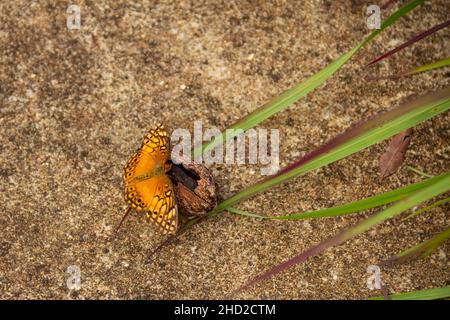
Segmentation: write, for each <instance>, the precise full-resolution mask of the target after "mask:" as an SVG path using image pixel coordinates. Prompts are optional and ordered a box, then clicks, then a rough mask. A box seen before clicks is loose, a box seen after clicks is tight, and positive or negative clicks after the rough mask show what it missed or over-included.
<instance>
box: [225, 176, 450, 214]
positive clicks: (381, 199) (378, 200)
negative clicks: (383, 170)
mask: <svg viewBox="0 0 450 320" xmlns="http://www.w3.org/2000/svg"><path fill="white" fill-rule="evenodd" d="M449 175H450V172H449V173H446V174H443V175H440V176H437V177H434V178H430V179H426V180H424V181H420V182H417V183H414V184H410V185H408V186H406V187H403V188H398V189H395V190H392V191H389V192H385V193H382V194H379V195H376V196H373V197H369V198H365V199H362V200H358V201H354V202H351V203H347V204H343V205H339V206H335V207H332V208H325V209H321V210H315V211H307V212H302V213H295V214H288V215H282V216H262V215H258V214H255V213H252V212H247V211H243V210H239V209H236V208H227V211H229V212H231V213H234V214H238V215H242V216H246V217H251V218H257V219H271V220H299V219H311V218H325V217H336V216H343V215H347V214H351V213H356V212H361V211H364V210H367V209H372V208H376V207H379V206H382V205H385V204H388V203H392V202H395V201H398V200H401V199H404V198H406V197H408V196H410V195H411V194H413V193H414V192H416V191H418V190H420V189H423V188H425V187H427V186H429V185H431V184H433V183H434V182H435V181H436V180H439V179H442V178H443V177H446V176H449ZM448 199H449V200H448V201H450V198H448ZM441 201H442V200H441Z"/></svg>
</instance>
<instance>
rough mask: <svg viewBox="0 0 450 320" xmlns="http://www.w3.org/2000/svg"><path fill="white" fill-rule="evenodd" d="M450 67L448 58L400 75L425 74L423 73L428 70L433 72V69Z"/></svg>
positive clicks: (449, 58)
mask: <svg viewBox="0 0 450 320" xmlns="http://www.w3.org/2000/svg"><path fill="white" fill-rule="evenodd" d="M449 65H450V57H448V58H445V59H442V60H439V61H436V62H433V63H429V64H424V65H422V66H420V67H417V68H414V69H412V70H410V71H407V72H405V73H404V74H402V75H405V76H407V75H412V74H416V73H420V72H425V71H430V70H434V69H438V68H442V67H447V66H449Z"/></svg>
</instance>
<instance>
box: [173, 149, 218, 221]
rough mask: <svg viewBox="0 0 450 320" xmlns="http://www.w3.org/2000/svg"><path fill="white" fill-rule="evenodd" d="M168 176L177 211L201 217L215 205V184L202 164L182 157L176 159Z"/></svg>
mask: <svg viewBox="0 0 450 320" xmlns="http://www.w3.org/2000/svg"><path fill="white" fill-rule="evenodd" d="M176 162H177V164H175V163H174V164H173V165H172V168H171V169H170V171H169V175H170V177H171V180H172V182H173V186H174V191H175V196H176V199H177V204H178V209H179V210H180V212H181V213H182V214H185V215H187V216H203V215H206V214H207V213H208V212H209V211H211V210H212V209H214V208H215V207H216V205H217V196H216V183H215V181H214V178H213V176H212V175H211V173H210V172H209V170H208V169H207V168H206V167H205V166H204V165H202V164H198V163H195V162H191V161H190V160H188V159H186V158H184V157H177V158H176Z"/></svg>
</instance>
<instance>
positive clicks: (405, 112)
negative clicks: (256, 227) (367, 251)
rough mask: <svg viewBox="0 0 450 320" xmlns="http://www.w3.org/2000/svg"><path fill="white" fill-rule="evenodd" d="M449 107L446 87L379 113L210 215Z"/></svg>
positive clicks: (246, 190)
mask: <svg viewBox="0 0 450 320" xmlns="http://www.w3.org/2000/svg"><path fill="white" fill-rule="evenodd" d="M449 108H450V88H446V89H444V90H441V91H439V92H437V93H434V94H431V95H427V96H422V97H420V98H419V99H416V100H414V101H412V102H407V103H405V104H403V105H401V106H400V107H398V108H395V109H393V110H390V111H388V112H385V113H382V114H380V115H378V116H377V117H375V118H373V119H371V120H369V121H367V122H365V123H361V124H360V125H358V126H354V127H352V128H350V130H348V131H346V132H345V133H344V134H343V135H340V136H337V137H336V138H334V139H332V140H330V141H329V142H328V143H326V144H325V145H323V146H322V147H320V148H318V149H316V150H315V151H313V152H312V153H310V154H308V155H306V156H305V157H303V158H301V159H300V160H299V161H297V162H294V163H293V164H291V165H290V166H287V167H285V168H284V169H281V170H280V171H279V172H278V173H277V174H275V175H274V176H270V177H269V178H267V179H265V180H263V181H261V182H259V183H256V184H254V185H251V186H250V187H248V188H246V189H244V190H242V191H241V192H239V193H237V194H235V195H234V196H232V197H230V198H228V199H226V200H224V201H222V202H221V203H219V205H218V206H217V207H216V208H215V209H214V210H213V211H211V212H210V216H214V215H216V214H217V213H219V212H221V211H223V210H225V209H227V208H229V207H231V206H233V205H234V204H236V203H238V202H240V201H242V200H244V199H246V198H248V197H251V196H253V195H255V194H257V193H259V192H262V191H264V190H267V189H269V188H271V187H273V186H275V185H278V184H280V183H283V182H285V181H288V180H289V179H292V178H294V177H297V176H300V175H303V174H305V173H307V172H310V171H312V170H315V169H318V168H320V167H322V166H325V165H328V164H330V163H332V162H335V161H337V160H340V159H342V158H345V157H347V156H349V155H351V154H353V153H356V152H358V151H360V150H362V149H364V148H367V147H369V146H371V145H373V144H376V143H378V142H380V141H383V140H385V139H387V138H389V137H391V136H393V135H395V134H397V133H399V132H401V131H403V130H405V129H407V128H411V127H413V126H415V125H417V124H418V123H420V122H422V121H425V120H427V119H430V118H431V117H433V116H435V115H437V114H439V113H441V112H444V111H446V110H448V109H449Z"/></svg>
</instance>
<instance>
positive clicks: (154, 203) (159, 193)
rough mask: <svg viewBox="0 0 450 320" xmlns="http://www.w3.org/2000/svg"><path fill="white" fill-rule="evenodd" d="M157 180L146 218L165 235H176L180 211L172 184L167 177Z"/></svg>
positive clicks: (163, 176)
mask: <svg viewBox="0 0 450 320" xmlns="http://www.w3.org/2000/svg"><path fill="white" fill-rule="evenodd" d="M154 179H156V182H155V183H156V190H155V192H154V193H153V198H152V199H151V201H150V202H149V203H148V205H147V207H146V212H145V215H146V217H147V218H148V219H149V220H150V221H152V222H153V223H155V224H156V225H157V226H159V227H160V228H161V230H162V231H163V232H164V233H175V232H176V231H177V229H178V209H177V205H176V203H175V194H174V191H173V187H172V182H171V181H170V179H169V177H168V176H167V175H162V176H160V177H158V178H154Z"/></svg>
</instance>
